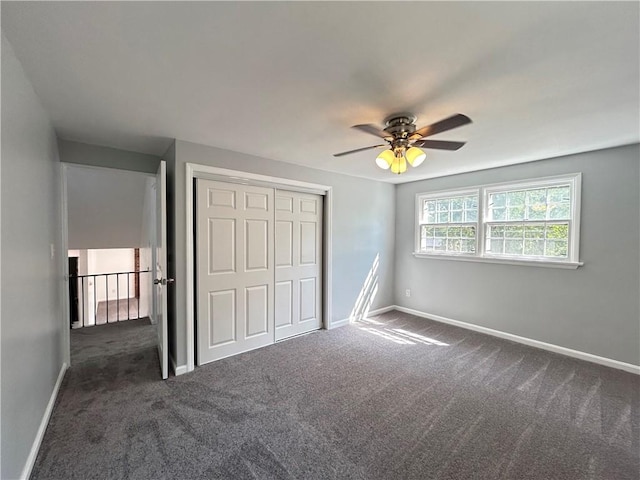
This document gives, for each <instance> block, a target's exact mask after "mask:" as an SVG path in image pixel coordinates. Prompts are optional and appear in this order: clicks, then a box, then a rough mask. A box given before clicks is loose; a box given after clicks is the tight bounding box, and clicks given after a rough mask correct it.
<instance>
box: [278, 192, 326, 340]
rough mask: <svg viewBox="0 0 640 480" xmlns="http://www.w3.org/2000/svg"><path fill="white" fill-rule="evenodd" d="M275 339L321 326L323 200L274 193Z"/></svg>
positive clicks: (307, 196)
mask: <svg viewBox="0 0 640 480" xmlns="http://www.w3.org/2000/svg"><path fill="white" fill-rule="evenodd" d="M275 211H276V215H275V219H276V222H275V235H276V237H275V240H276V241H275V244H276V251H275V257H276V258H275V262H276V268H275V327H276V340H281V339H283V338H287V337H291V336H293V335H299V334H301V333H306V332H310V331H312V330H317V329H319V328H320V327H321V326H322V278H321V275H322V197H321V196H320V195H312V194H308V193H299V192H288V191H283V190H277V191H276V198H275Z"/></svg>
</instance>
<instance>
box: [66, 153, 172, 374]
mask: <svg viewBox="0 0 640 480" xmlns="http://www.w3.org/2000/svg"><path fill="white" fill-rule="evenodd" d="M62 165H63V175H62V194H63V236H64V238H63V247H64V248H65V250H67V251H68V250H69V249H71V250H76V251H85V252H89V251H98V250H101V251H106V250H111V249H114V248H115V249H119V250H120V251H124V250H127V251H129V252H133V255H131V259H130V260H131V262H129V263H131V266H129V264H127V268H125V269H124V270H122V271H120V269H119V268H116V270H117V271H113V272H112V271H109V272H101V274H99V275H89V276H88V275H79V273H85V274H86V273H87V272H80V271H79V270H80V268H81V267H82V261H80V262H77V265H78V271H77V272H76V271H74V270H73V267H74V265H73V264H71V265H66V267H67V268H65V270H66V271H65V272H64V273H65V278H66V279H67V280H68V281H69V282H68V286H67V287H68V294H67V295H65V298H64V299H63V305H64V309H65V311H66V314H67V315H66V317H65V322H66V325H67V328H65V330H64V331H65V339H64V340H65V345H66V346H65V353H66V357H67V363H68V364H70V365H72V358H71V351H72V348H71V342H72V334H71V332H70V328H69V326H70V325H69V322H70V321H75V322H76V326H78V325H77V322H79V321H80V319H88V317H89V316H90V315H88V313H90V312H93V313H94V315H93V317H92V318H93V322H91V324H92V325H97V324H99V323H100V322H99V321H97V319H98V317H99V316H100V315H101V313H102V314H103V315H102V316H103V317H104V318H105V322H104V323H105V325H104V326H101V325H97V326H94V327H92V328H93V329H95V330H94V332H93V333H92V335H96V334H97V333H98V330H100V329H102V330H105V329H106V328H107V327H112V325H111V324H112V323H119V322H120V320H124V319H127V320H131V318H132V317H131V304H132V303H136V302H141V301H144V302H146V304H147V305H149V307H148V308H147V310H148V315H147V316H146V318H142V320H140V321H138V320H135V321H134V320H131V322H135V324H137V325H143V324H144V325H149V326H150V328H148V329H147V330H150V331H152V332H153V335H152V337H151V341H152V343H153V345H155V346H154V349H156V350H157V352H158V353H157V355H158V363H159V369H160V373H161V376H162V378H167V376H168V348H167V347H166V342H167V325H166V323H167V317H166V300H165V297H166V296H165V295H164V294H163V293H162V292H160V293H159V292H158V290H159V289H163V288H166V285H167V281H166V279H164V278H163V275H164V272H166V253H165V246H166V199H165V191H166V166H165V163H164V162H161V163H160V166H159V169H158V172H157V174H156V175H150V174H145V173H141V172H132V171H123V170H118V169H111V168H102V167H90V166H84V165H82V166H81V165H72V164H65V163H63V164H62ZM136 252H138V255H136ZM106 258H109V257H108V256H107V257H106ZM112 259H113V258H112ZM136 262H137V264H138V265H139V266H141V267H146V271H145V272H144V273H145V274H144V275H143V274H140V273H139V271H138V270H137V269H136V268H135V267H136ZM72 263H73V261H72ZM142 264H144V265H142ZM69 267H72V268H71V269H69ZM85 267H86V259H85ZM74 273H75V275H74ZM85 276H86V277H87V278H82V279H80V277H85ZM156 280H157V282H156ZM81 281H82V282H83V284H82V285H81V286H79V285H80V282H81ZM101 282H102V283H105V288H104V289H102V288H100V289H98V288H97V287H98V286H100V285H101ZM74 286H75V292H76V295H77V296H79V294H80V292H81V294H83V295H86V297H87V298H88V297H89V296H90V295H89V293H90V292H89V290H91V291H92V292H91V293H93V294H94V297H93V306H92V307H90V308H89V310H90V312H86V311H85V309H84V308H83V309H80V308H79V307H78V306H76V304H75V301H74V299H73V295H72V292H73V291H74ZM85 290H86V291H85ZM98 290H100V291H98ZM102 290H104V291H105V292H106V293H105V294H104V295H103V296H105V298H103V299H102V298H101V297H100V296H99V294H100V295H102V294H103V293H104V292H102ZM132 299H133V300H135V301H132ZM86 303H88V302H86ZM137 305H138V307H140V306H142V305H141V304H140V303H137ZM100 308H102V310H104V311H103V312H101V311H100ZM123 308H124V310H125V311H124V312H121V311H120V310H122V309H123ZM134 310H135V312H134V317H140V315H137V313H138V310H137V308H135V309H134ZM140 313H143V312H140ZM121 314H122V315H121ZM112 317H113V320H114V322H112V321H111V320H112ZM100 318H102V317H100ZM133 325H134V324H133V323H132V324H131V326H130V327H127V333H126V335H127V336H126V338H125V337H123V341H122V344H123V345H124V344H125V343H127V342H129V340H131V339H132V337H131V335H136V334H137V333H136V332H134V331H133V330H131V328H132V326H133ZM114 328H115V327H114ZM83 330H85V329H83ZM86 330H87V331H89V330H91V329H86ZM111 330H114V329H113V328H112V329H111ZM121 330H122V331H124V329H123V328H121ZM74 331H75V330H74ZM114 331H115V330H114ZM111 333H113V332H111ZM87 335H88V334H87ZM123 335H125V334H124V333H123ZM140 335H141V336H143V334H142V333H141V334H140ZM144 335H147V334H144ZM76 337H77V335H76ZM93 340H95V341H96V342H97V341H99V340H98V339H97V337H96V338H95V339H93ZM114 341H115V340H114V339H113V338H111V339H110V340H109V342H112V343H113V342H114ZM129 343H131V344H132V345H133V344H135V342H129ZM147 343H148V342H147ZM72 366H73V365H72Z"/></svg>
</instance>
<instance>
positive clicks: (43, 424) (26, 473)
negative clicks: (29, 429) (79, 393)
mask: <svg viewBox="0 0 640 480" xmlns="http://www.w3.org/2000/svg"><path fill="white" fill-rule="evenodd" d="M67 368H68V365H67V364H66V363H63V364H62V367H60V373H59V374H58V380H56V384H55V385H54V386H53V391H52V392H51V396H50V397H49V403H47V408H45V410H44V415H42V420H41V421H40V426H39V427H38V432H37V433H36V438H35V439H34V440H33V444H32V445H31V451H30V452H29V456H28V457H27V462H26V463H25V465H24V468H23V469H22V473H21V474H20V479H21V480H23V479H24V480H27V479H28V478H29V477H30V476H31V470H33V466H34V465H35V463H36V458H37V457H38V451H39V450H40V445H41V444H42V439H43V438H44V432H46V431H47V425H49V419H50V418H51V413H52V412H53V406H54V405H55V404H56V398H58V390H60V385H61V384H62V379H63V378H64V373H65V372H66V371H67Z"/></svg>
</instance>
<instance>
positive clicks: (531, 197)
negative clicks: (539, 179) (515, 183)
mask: <svg viewBox="0 0 640 480" xmlns="http://www.w3.org/2000/svg"><path fill="white" fill-rule="evenodd" d="M526 202H527V205H537V204H542V205H546V204H547V189H546V188H538V189H536V190H527V192H526Z"/></svg>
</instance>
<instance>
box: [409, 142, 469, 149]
mask: <svg viewBox="0 0 640 480" xmlns="http://www.w3.org/2000/svg"><path fill="white" fill-rule="evenodd" d="M464 144H465V142H447V141H445V140H418V141H417V142H414V143H413V146H414V147H420V148H434V149H436V150H459V149H460V148H462V147H463V146H464Z"/></svg>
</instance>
